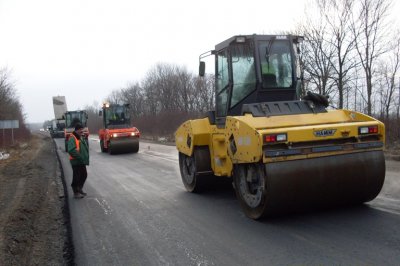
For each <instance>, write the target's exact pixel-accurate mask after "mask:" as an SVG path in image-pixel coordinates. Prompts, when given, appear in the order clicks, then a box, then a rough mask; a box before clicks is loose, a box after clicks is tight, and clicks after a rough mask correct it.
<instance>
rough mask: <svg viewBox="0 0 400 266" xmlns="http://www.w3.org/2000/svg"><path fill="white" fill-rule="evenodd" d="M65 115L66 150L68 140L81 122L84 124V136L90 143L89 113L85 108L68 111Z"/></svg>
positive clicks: (66, 148)
mask: <svg viewBox="0 0 400 266" xmlns="http://www.w3.org/2000/svg"><path fill="white" fill-rule="evenodd" d="M64 117H65V129H64V139H65V151H68V140H69V138H70V136H71V134H72V133H73V132H74V130H75V126H76V125H77V124H78V123H80V124H81V125H82V126H83V137H84V138H85V139H86V143H87V144H88V145H89V128H88V126H87V120H88V114H87V112H86V111H84V110H77V111H67V112H65V114H64Z"/></svg>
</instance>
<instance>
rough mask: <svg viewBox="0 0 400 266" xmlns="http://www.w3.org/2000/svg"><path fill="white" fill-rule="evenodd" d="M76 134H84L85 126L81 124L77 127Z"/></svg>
mask: <svg viewBox="0 0 400 266" xmlns="http://www.w3.org/2000/svg"><path fill="white" fill-rule="evenodd" d="M75 132H76V133H78V134H79V135H82V134H83V126H82V124H81V123H78V124H76V125H75Z"/></svg>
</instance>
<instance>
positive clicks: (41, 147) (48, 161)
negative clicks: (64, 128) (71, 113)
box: [0, 135, 73, 265]
mask: <svg viewBox="0 0 400 266" xmlns="http://www.w3.org/2000/svg"><path fill="white" fill-rule="evenodd" d="M8 153H10V158H8V159H6V160H1V161H0V265H72V264H73V248H72V244H71V243H72V241H71V237H70V236H71V233H70V229H69V228H70V226H69V211H68V206H67V204H68V203H67V200H66V198H65V197H64V195H65V193H64V187H65V186H63V183H62V180H63V179H62V178H61V177H62V176H61V174H62V171H60V165H59V163H58V160H57V154H56V152H55V150H54V144H53V141H52V139H51V138H50V137H49V136H45V135H33V136H32V138H31V140H30V141H29V142H28V143H23V144H19V145H18V146H16V147H13V148H12V149H10V150H9V151H8Z"/></svg>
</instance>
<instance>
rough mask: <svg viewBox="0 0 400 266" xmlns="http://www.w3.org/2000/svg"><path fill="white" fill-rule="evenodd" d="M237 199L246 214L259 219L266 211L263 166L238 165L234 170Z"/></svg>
mask: <svg viewBox="0 0 400 266" xmlns="http://www.w3.org/2000/svg"><path fill="white" fill-rule="evenodd" d="M233 174H234V177H233V178H234V185H235V190H236V197H237V198H238V200H239V204H240V206H241V207H242V209H243V211H244V213H245V214H246V215H247V216H248V217H249V218H252V219H259V218H261V217H262V216H263V215H264V212H265V210H266V175H265V171H264V168H263V166H262V165H259V164H238V165H236V166H235V169H234V173H233Z"/></svg>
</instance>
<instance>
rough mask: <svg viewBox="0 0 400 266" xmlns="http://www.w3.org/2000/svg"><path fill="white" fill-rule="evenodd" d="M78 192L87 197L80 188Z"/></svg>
mask: <svg viewBox="0 0 400 266" xmlns="http://www.w3.org/2000/svg"><path fill="white" fill-rule="evenodd" d="M78 191H79V193H81V194H82V195H83V196H86V195H87V193H86V192H83V190H82V188H80V189H79V190H78Z"/></svg>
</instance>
